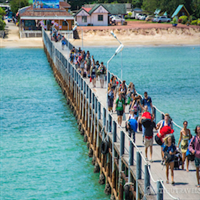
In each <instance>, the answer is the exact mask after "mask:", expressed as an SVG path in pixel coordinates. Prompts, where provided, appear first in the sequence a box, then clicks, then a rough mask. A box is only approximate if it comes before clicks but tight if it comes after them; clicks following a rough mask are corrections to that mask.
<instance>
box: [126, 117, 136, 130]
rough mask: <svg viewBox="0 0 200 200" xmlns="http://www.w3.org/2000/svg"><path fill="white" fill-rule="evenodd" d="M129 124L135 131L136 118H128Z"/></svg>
mask: <svg viewBox="0 0 200 200" xmlns="http://www.w3.org/2000/svg"><path fill="white" fill-rule="evenodd" d="M128 121H129V125H130V127H131V129H133V131H134V132H137V120H136V119H129V120H128Z"/></svg>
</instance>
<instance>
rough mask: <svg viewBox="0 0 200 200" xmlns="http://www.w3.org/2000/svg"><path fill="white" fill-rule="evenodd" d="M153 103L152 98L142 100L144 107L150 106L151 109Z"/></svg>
mask: <svg viewBox="0 0 200 200" xmlns="http://www.w3.org/2000/svg"><path fill="white" fill-rule="evenodd" d="M151 103H152V101H151V97H147V99H145V98H143V99H142V105H143V106H146V105H147V106H148V107H150V106H151Z"/></svg>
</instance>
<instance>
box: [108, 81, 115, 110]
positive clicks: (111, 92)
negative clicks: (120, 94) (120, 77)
mask: <svg viewBox="0 0 200 200" xmlns="http://www.w3.org/2000/svg"><path fill="white" fill-rule="evenodd" d="M108 85H109V86H108V110H109V112H113V102H114V87H113V86H112V84H111V83H109V84H108Z"/></svg>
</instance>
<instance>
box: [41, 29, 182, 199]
mask: <svg viewBox="0 0 200 200" xmlns="http://www.w3.org/2000/svg"><path fill="white" fill-rule="evenodd" d="M44 33H45V34H47V33H46V32H44V31H43V34H44ZM45 36H46V35H45ZM67 42H69V41H67ZM69 43H70V42H69ZM70 47H73V45H71V43H70ZM58 51H59V50H58ZM59 52H60V51H59ZM56 57H57V56H56ZM57 59H59V58H58V57H57ZM59 60H60V59H59ZM60 62H61V60H60ZM61 63H62V62H61ZM62 64H63V63H62ZM63 66H64V64H63ZM71 66H73V68H74V70H75V71H76V72H77V73H78V74H79V75H80V73H79V71H78V70H77V69H76V67H75V66H74V64H71ZM110 74H113V73H110ZM116 77H117V76H116ZM118 80H120V79H118ZM120 81H121V80H120ZM121 82H122V81H121ZM101 105H102V104H101ZM102 107H103V105H102ZM154 107H155V106H154ZM103 108H104V107H103ZM155 108H156V107H155ZM156 109H157V108H156ZM157 110H158V109H157ZM106 112H108V114H109V115H110V116H111V118H112V119H114V120H115V123H116V125H118V126H119V124H118V122H117V120H116V118H115V117H114V116H113V115H112V113H111V112H110V111H108V110H106ZM158 112H161V111H160V110H158ZM161 113H162V114H163V112H161ZM172 122H173V121H172ZM173 123H174V124H175V125H176V126H178V127H180V126H179V125H177V124H176V123H175V122H173ZM119 127H120V130H121V131H123V133H124V135H125V136H126V137H127V138H128V139H129V141H131V142H132V143H133V145H134V147H135V148H136V149H137V151H138V152H139V153H140V155H141V157H142V158H143V160H144V162H145V163H146V164H147V161H146V160H145V158H144V155H143V154H142V151H141V150H140V149H139V147H138V146H137V145H136V144H135V142H134V141H133V139H132V138H131V137H129V135H128V134H127V133H126V132H124V130H123V129H122V127H121V126H119ZM148 171H149V174H150V178H151V179H152V181H153V182H157V181H155V180H154V178H153V176H152V174H151V170H150V167H149V166H148ZM158 181H159V180H158ZM161 184H162V186H163V188H164V190H165V191H166V193H167V194H168V195H169V196H170V197H171V198H172V199H176V200H178V198H176V197H173V196H172V195H171V194H170V193H169V192H168V191H167V189H166V187H165V186H164V185H163V183H162V181H161Z"/></svg>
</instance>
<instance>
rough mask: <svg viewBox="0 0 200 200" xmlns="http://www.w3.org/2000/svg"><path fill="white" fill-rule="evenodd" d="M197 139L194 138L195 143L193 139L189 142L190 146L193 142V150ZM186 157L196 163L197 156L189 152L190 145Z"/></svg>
mask: <svg viewBox="0 0 200 200" xmlns="http://www.w3.org/2000/svg"><path fill="white" fill-rule="evenodd" d="M195 139H196V135H195V136H194V139H193V141H192V138H191V139H190V140H189V141H188V144H190V142H191V141H192V143H193V148H194V141H195ZM186 157H188V160H190V161H194V159H195V155H194V154H193V153H192V152H191V151H190V150H189V145H188V149H187V151H186Z"/></svg>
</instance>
